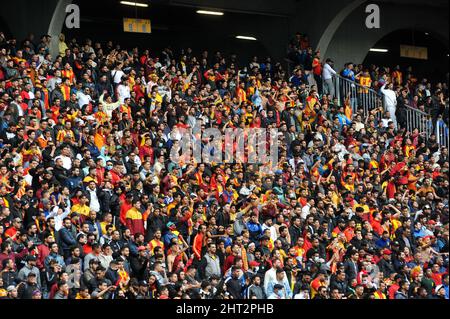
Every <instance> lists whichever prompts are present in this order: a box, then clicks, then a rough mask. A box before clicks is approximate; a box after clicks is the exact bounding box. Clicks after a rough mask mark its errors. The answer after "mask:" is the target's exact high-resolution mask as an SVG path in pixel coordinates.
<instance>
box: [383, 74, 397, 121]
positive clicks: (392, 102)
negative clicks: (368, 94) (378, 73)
mask: <svg viewBox="0 0 450 319" xmlns="http://www.w3.org/2000/svg"><path fill="white" fill-rule="evenodd" d="M386 87H387V88H386ZM393 89H394V85H393V84H392V83H388V82H386V83H385V84H384V85H383V86H382V87H381V93H383V95H384V105H386V109H387V111H388V112H389V114H390V115H391V120H392V122H394V125H395V128H396V129H397V117H396V116H395V112H396V110H397V94H396V93H395V91H394V90H393Z"/></svg>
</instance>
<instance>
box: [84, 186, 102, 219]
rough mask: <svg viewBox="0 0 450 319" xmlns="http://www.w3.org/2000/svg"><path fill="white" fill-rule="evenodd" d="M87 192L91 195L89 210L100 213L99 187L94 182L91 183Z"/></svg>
mask: <svg viewBox="0 0 450 319" xmlns="http://www.w3.org/2000/svg"><path fill="white" fill-rule="evenodd" d="M86 191H87V192H88V193H89V208H90V209H91V210H92V211H94V212H96V213H98V212H100V202H99V201H98V196H97V187H96V185H95V182H94V181H91V182H89V186H88V187H87V188H86Z"/></svg>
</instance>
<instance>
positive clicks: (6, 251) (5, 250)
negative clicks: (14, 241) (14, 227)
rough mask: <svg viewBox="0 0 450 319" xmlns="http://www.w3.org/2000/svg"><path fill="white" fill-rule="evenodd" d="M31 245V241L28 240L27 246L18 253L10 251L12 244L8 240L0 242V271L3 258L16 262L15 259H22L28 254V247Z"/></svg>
mask: <svg viewBox="0 0 450 319" xmlns="http://www.w3.org/2000/svg"><path fill="white" fill-rule="evenodd" d="M31 246H33V242H32V241H29V242H28V247H27V248H25V249H23V250H22V251H21V252H20V253H14V252H13V251H12V246H11V243H10V242H9V241H5V242H3V243H2V246H1V248H2V252H1V253H0V271H1V270H2V268H3V260H5V259H8V258H9V259H11V260H12V261H14V264H16V260H17V259H22V258H24V257H25V256H26V255H28V252H29V251H28V248H31Z"/></svg>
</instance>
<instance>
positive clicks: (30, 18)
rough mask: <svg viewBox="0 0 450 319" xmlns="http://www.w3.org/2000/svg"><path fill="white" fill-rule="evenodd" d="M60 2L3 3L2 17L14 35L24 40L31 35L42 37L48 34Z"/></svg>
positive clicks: (0, 12) (56, 0) (20, 1)
mask: <svg viewBox="0 0 450 319" xmlns="http://www.w3.org/2000/svg"><path fill="white" fill-rule="evenodd" d="M58 1H59V0H33V1H29V0H28V1H26V0H14V1H2V4H1V7H2V9H1V11H0V16H1V18H2V19H3V21H4V22H5V23H6V24H7V25H8V26H9V30H10V31H11V33H12V35H13V36H15V37H16V38H17V39H18V40H23V39H25V38H26V37H27V35H28V34H29V33H34V34H35V36H36V37H40V36H42V35H44V34H47V33H48V27H49V25H50V21H51V19H52V16H53V13H54V11H55V8H56V4H57V3H58Z"/></svg>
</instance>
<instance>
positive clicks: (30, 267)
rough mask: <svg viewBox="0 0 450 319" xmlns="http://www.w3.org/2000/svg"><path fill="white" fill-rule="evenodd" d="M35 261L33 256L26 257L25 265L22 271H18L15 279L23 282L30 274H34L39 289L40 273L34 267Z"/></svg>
mask: <svg viewBox="0 0 450 319" xmlns="http://www.w3.org/2000/svg"><path fill="white" fill-rule="evenodd" d="M36 260H37V258H36V257H35V256H33V255H28V256H27V257H26V258H25V261H26V264H25V266H24V267H22V269H20V270H19V273H18V274H17V278H18V279H19V280H20V281H25V280H26V278H27V277H28V275H29V274H30V273H34V274H35V275H36V283H37V286H38V287H39V288H40V287H41V273H40V271H39V269H38V268H37V267H36Z"/></svg>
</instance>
